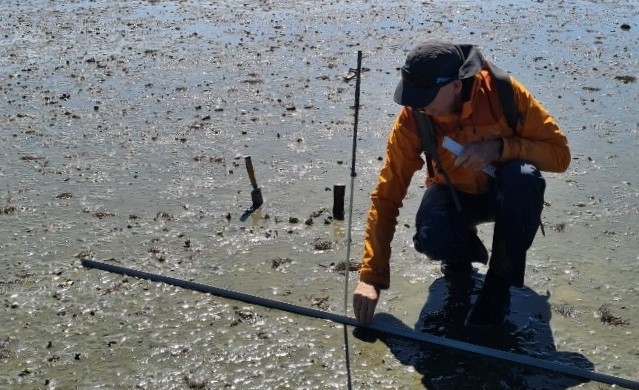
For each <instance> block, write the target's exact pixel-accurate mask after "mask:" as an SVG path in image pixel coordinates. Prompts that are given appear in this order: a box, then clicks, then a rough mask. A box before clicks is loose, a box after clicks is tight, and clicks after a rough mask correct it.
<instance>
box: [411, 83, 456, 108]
mask: <svg viewBox="0 0 639 390" xmlns="http://www.w3.org/2000/svg"><path fill="white" fill-rule="evenodd" d="M460 91H461V81H459V80H454V81H452V82H450V83H448V84H446V85H444V86H443V87H441V88H440V89H439V92H438V93H437V95H436V96H435V100H433V101H432V102H431V103H430V104H429V105H427V106H426V107H422V108H420V111H421V112H423V113H424V114H426V115H431V116H438V115H448V114H453V113H455V112H457V111H458V109H459V107H457V105H458V100H457V95H458V94H459V92H460Z"/></svg>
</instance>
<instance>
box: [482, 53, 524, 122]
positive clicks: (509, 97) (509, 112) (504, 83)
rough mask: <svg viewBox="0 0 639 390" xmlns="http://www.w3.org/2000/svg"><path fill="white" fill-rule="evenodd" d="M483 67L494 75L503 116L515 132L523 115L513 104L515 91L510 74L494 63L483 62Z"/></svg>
mask: <svg viewBox="0 0 639 390" xmlns="http://www.w3.org/2000/svg"><path fill="white" fill-rule="evenodd" d="M484 65H485V67H486V69H488V71H489V72H490V73H491V74H492V75H493V76H494V77H493V79H494V80H495V86H496V87H497V93H498V95H499V100H500V102H501V106H502V109H503V110H504V116H505V117H506V121H507V122H508V126H509V127H510V128H511V129H513V132H515V133H516V132H517V125H518V124H519V123H521V122H522V121H523V115H522V113H521V112H519V111H517V106H516V105H515V91H514V90H513V85H512V83H511V82H510V76H509V75H508V72H506V71H505V70H503V69H501V68H500V67H498V66H497V65H495V64H491V63H490V62H488V61H486V62H485V64H484Z"/></svg>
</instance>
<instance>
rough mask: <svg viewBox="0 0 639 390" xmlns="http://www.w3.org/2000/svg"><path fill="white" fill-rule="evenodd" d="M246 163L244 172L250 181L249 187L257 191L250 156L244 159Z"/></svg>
mask: <svg viewBox="0 0 639 390" xmlns="http://www.w3.org/2000/svg"><path fill="white" fill-rule="evenodd" d="M244 161H245V162H246V171H247V172H248V175H249V179H251V185H252V186H253V188H254V189H257V181H256V180H255V171H254V170H253V162H251V156H246V157H244Z"/></svg>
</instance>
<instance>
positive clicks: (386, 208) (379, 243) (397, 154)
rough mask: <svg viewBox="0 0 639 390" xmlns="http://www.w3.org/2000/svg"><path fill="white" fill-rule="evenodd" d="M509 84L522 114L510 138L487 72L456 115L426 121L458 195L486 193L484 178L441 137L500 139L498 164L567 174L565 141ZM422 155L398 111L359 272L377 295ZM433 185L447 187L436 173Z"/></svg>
mask: <svg viewBox="0 0 639 390" xmlns="http://www.w3.org/2000/svg"><path fill="white" fill-rule="evenodd" d="M510 79H511V83H512V85H513V89H514V91H515V102H516V107H517V110H518V111H520V112H521V113H522V114H523V120H522V121H520V122H519V124H518V126H517V129H516V131H515V132H513V130H512V129H511V128H510V127H509V126H508V124H507V121H506V118H505V117H504V114H503V110H502V108H501V103H500V98H499V95H498V92H497V90H496V88H495V87H494V86H493V84H492V81H491V75H490V73H489V72H488V71H486V70H484V71H481V72H480V73H479V74H477V75H476V76H475V82H474V84H473V86H472V91H471V94H470V99H469V100H468V101H465V102H464V103H463V105H462V109H461V113H460V114H453V115H449V116H446V117H443V118H439V117H438V118H431V119H432V120H433V125H434V127H435V128H436V138H437V145H438V148H437V151H438V153H439V158H440V161H441V164H442V166H443V168H444V170H445V171H446V172H447V173H448V175H449V177H450V181H451V184H452V185H453V186H454V187H455V188H456V189H458V190H459V191H462V192H467V193H473V194H479V193H484V192H486V191H487V190H488V177H487V176H486V174H485V173H484V172H482V171H474V170H469V169H465V168H463V167H454V165H453V162H454V160H455V156H454V155H453V154H452V153H451V152H449V151H447V150H445V149H444V148H443V147H442V146H441V143H442V139H443V137H444V136H448V137H450V138H452V139H454V140H455V141H457V142H458V143H460V144H462V145H465V144H467V143H469V142H476V141H482V140H493V139H497V138H500V137H501V138H502V139H503V141H504V148H503V153H502V156H501V158H500V160H499V162H504V161H509V160H514V159H523V160H528V161H531V162H532V163H534V164H535V166H537V168H538V169H540V170H542V171H550V172H563V171H565V170H566V169H567V168H568V165H569V163H570V150H569V149H568V141H567V139H566V136H565V135H564V134H563V133H562V131H561V129H560V128H559V126H558V125H557V123H556V122H555V120H554V119H553V118H552V117H551V116H550V114H548V112H546V110H545V109H544V108H543V107H542V106H541V104H540V103H539V102H538V101H537V100H536V99H535V98H534V97H533V96H532V95H531V94H530V92H528V90H527V89H526V88H525V87H524V86H523V85H522V84H520V83H519V82H518V81H516V80H515V79H514V78H513V77H512V76H511V77H510ZM422 152H423V150H422V147H421V137H420V131H419V127H418V125H417V122H416V121H415V119H414V117H413V113H412V112H411V108H409V107H402V109H401V110H400V112H399V115H398V116H397V119H396V120H395V124H394V125H393V128H392V130H391V132H390V134H389V136H388V141H387V144H386V157H385V160H384V164H383V166H382V170H381V172H380V174H379V178H378V183H377V186H376V188H375V189H374V190H373V192H372V193H371V200H372V205H371V208H370V210H369V212H368V220H367V226H366V231H365V242H364V256H363V261H362V267H361V269H360V280H361V281H364V282H367V283H370V284H374V285H376V286H377V287H379V288H382V289H384V288H388V287H389V285H390V264H389V260H390V256H391V241H392V239H393V236H394V234H395V226H396V224H397V216H398V215H399V208H400V207H402V201H403V199H404V197H405V196H406V192H407V190H408V186H409V184H410V182H411V179H412V177H413V174H414V173H415V172H416V171H418V170H420V169H421V168H422V167H423V165H424V160H423V159H422ZM499 162H496V165H499ZM433 163H434V161H433ZM432 183H439V184H447V183H446V181H445V179H444V178H443V177H442V176H441V175H440V174H439V173H437V169H435V176H434V177H433V178H428V177H427V178H426V185H430V184H432Z"/></svg>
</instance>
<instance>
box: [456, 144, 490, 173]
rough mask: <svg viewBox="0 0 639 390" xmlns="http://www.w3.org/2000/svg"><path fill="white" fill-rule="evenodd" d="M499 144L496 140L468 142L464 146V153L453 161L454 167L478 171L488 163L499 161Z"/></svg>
mask: <svg viewBox="0 0 639 390" xmlns="http://www.w3.org/2000/svg"><path fill="white" fill-rule="evenodd" d="M500 144H501V142H500V141H499V140H497V139H495V140H490V141H480V142H470V143H468V144H466V145H464V151H463V152H461V154H460V155H459V156H457V158H456V159H455V166H462V167H464V168H467V169H474V170H478V171H480V170H482V169H484V168H486V167H487V166H488V165H490V163H492V162H494V161H497V160H499V157H500V156H499V147H500Z"/></svg>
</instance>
